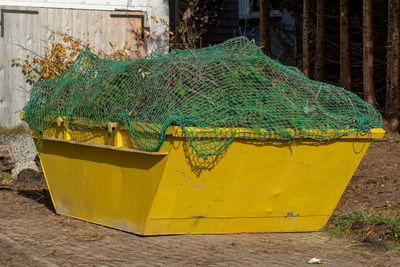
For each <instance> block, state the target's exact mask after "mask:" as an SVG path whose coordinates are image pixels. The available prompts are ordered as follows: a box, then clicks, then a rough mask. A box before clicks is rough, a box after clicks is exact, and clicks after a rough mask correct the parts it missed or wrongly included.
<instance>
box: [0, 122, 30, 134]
mask: <svg viewBox="0 0 400 267" xmlns="http://www.w3.org/2000/svg"><path fill="white" fill-rule="evenodd" d="M28 132H29V127H28V126H27V125H26V124H24V123H21V124H18V125H17V126H14V127H5V126H1V125H0V134H20V133H28Z"/></svg>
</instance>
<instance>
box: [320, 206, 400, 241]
mask: <svg viewBox="0 0 400 267" xmlns="http://www.w3.org/2000/svg"><path fill="white" fill-rule="evenodd" d="M324 231H326V232H328V233H330V234H334V235H338V236H349V237H358V238H361V239H365V238H367V237H368V236H369V235H372V234H374V233H375V232H379V234H380V239H382V240H383V243H382V244H384V245H386V247H388V248H399V247H400V218H397V217H386V216H381V215H375V214H373V213H372V212H369V211H353V212H349V213H345V214H339V215H333V216H332V217H331V218H330V220H329V222H328V224H327V225H326V227H325V229H324ZM385 241H390V242H385Z"/></svg>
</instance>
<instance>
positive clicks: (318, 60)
mask: <svg viewBox="0 0 400 267" xmlns="http://www.w3.org/2000/svg"><path fill="white" fill-rule="evenodd" d="M315 38H316V44H315V68H314V77H315V80H317V81H324V80H325V0H317V29H316V33H315Z"/></svg>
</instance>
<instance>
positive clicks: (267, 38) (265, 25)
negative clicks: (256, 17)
mask: <svg viewBox="0 0 400 267" xmlns="http://www.w3.org/2000/svg"><path fill="white" fill-rule="evenodd" d="M259 1H260V2H259V3H260V44H261V49H262V51H263V52H264V54H266V55H267V56H269V57H271V56H272V51H271V35H270V29H269V11H270V10H271V5H270V2H269V0H259Z"/></svg>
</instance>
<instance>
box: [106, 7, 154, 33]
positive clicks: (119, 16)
mask: <svg viewBox="0 0 400 267" xmlns="http://www.w3.org/2000/svg"><path fill="white" fill-rule="evenodd" d="M116 11H125V12H128V11H129V12H132V11H131V10H116ZM110 17H111V18H137V19H140V20H141V27H142V29H143V30H146V31H148V32H150V27H145V26H144V15H137V14H110ZM142 39H143V40H144V31H142Z"/></svg>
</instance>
